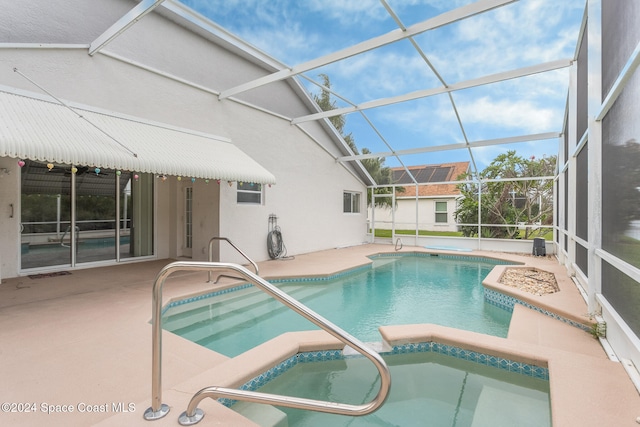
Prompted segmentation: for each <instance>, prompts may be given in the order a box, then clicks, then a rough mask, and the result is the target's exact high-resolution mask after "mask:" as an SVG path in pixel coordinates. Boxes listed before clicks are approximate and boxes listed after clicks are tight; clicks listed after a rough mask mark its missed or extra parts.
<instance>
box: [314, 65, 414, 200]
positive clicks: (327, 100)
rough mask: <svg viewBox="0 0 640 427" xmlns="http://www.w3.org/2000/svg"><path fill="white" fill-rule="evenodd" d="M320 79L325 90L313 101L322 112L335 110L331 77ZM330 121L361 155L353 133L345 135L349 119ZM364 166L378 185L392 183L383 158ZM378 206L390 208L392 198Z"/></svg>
mask: <svg viewBox="0 0 640 427" xmlns="http://www.w3.org/2000/svg"><path fill="white" fill-rule="evenodd" d="M320 77H321V78H322V84H323V85H324V88H322V90H321V91H320V94H319V95H313V99H314V101H316V103H317V104H318V106H319V107H320V109H322V111H329V110H335V109H336V108H337V107H336V101H335V100H333V99H331V93H330V92H329V90H328V89H331V81H330V80H329V76H328V75H326V74H320ZM329 121H330V122H331V124H332V125H333V126H334V127H335V128H336V130H337V131H338V133H339V134H340V136H342V139H344V141H345V142H346V143H347V145H348V146H349V148H351V151H353V153H354V154H356V155H357V154H359V153H358V147H357V146H356V143H355V140H354V139H353V135H352V134H351V133H348V134H346V135H345V133H344V126H345V124H346V123H347V119H346V118H345V116H344V115H342V114H340V115H337V116H331V117H329ZM370 153H371V152H370V151H369V150H368V149H367V148H363V149H362V154H370ZM362 165H363V166H364V168H365V169H366V170H367V172H368V173H369V175H371V177H372V178H373V180H374V181H375V182H376V183H377V184H378V185H387V184H391V183H392V180H393V172H392V171H391V168H389V167H388V166H384V158H383V157H376V158H370V159H363V160H362ZM397 190H398V191H403V189H401V188H397ZM392 191H393V190H392V187H383V188H376V189H375V191H374V192H375V194H389V196H391V194H392ZM372 203H373V201H372V200H371V193H370V192H367V204H368V205H369V206H371V204H372ZM376 206H380V207H384V206H387V207H390V206H391V197H383V198H376Z"/></svg>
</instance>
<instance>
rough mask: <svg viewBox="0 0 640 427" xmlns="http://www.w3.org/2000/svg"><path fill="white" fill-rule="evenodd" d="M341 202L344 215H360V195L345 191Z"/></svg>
mask: <svg viewBox="0 0 640 427" xmlns="http://www.w3.org/2000/svg"><path fill="white" fill-rule="evenodd" d="M342 200H343V205H342V206H343V209H342V211H343V212H344V213H360V193H354V192H351V191H345V192H344V194H343V198H342Z"/></svg>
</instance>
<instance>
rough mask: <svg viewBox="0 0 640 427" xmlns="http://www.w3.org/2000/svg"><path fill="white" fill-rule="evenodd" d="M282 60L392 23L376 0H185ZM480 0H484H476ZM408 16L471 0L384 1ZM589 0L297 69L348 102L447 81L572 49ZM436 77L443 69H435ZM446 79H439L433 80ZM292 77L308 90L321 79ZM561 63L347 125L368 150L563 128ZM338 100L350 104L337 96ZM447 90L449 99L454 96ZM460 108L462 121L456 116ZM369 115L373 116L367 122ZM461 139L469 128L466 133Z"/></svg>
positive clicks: (511, 13)
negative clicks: (323, 81)
mask: <svg viewBox="0 0 640 427" xmlns="http://www.w3.org/2000/svg"><path fill="white" fill-rule="evenodd" d="M182 1H183V3H184V4H186V5H187V6H189V7H191V8H193V9H194V10H196V11H197V12H199V13H201V14H202V15H204V16H206V17H207V18H209V19H211V20H212V21H214V22H215V23H217V24H218V25H220V26H222V27H224V28H225V29H227V30H229V31H230V32H232V33H234V34H236V35H238V36H239V37H241V38H242V39H243V40H245V41H247V42H249V43H250V44H252V45H253V46H255V47H257V48H258V49H260V50H262V51H263V52H265V53H267V54H268V55H270V56H271V57H273V58H275V59H277V60H278V61H280V62H281V63H284V64H286V65H287V66H291V67H292V66H295V65H297V64H301V63H304V62H306V61H309V60H311V59H314V58H318V57H322V56H324V55H327V54H329V53H332V52H336V51H339V50H341V49H344V48H347V47H349V46H352V45H354V44H357V43H360V42H362V41H365V40H368V39H370V38H373V37H377V36H380V35H383V34H386V33H389V32H391V31H394V30H397V29H398V24H397V23H396V21H395V20H394V18H393V17H392V16H391V15H390V13H389V12H388V11H387V9H386V8H385V6H384V4H383V2H382V1H381V0H182ZM483 1H484V0H483ZM386 3H387V4H388V5H389V6H390V8H391V9H392V10H393V12H394V13H395V14H396V16H397V17H398V19H399V20H400V22H401V24H402V25H404V26H405V27H411V26H412V25H414V24H417V23H420V22H422V21H425V20H427V19H431V18H434V17H437V16H439V15H441V14H445V13H447V12H449V11H451V10H453V9H456V8H458V7H463V6H465V5H469V4H471V3H474V2H473V1H472V0H386ZM584 7H585V0H560V1H558V0H520V1H516V2H514V3H511V4H508V5H506V6H502V7H499V8H496V9H493V10H490V11H488V12H484V13H481V14H478V15H475V16H472V17H469V18H466V19H464V20H461V21H458V22H455V23H452V24H448V25H445V26H441V27H438V28H435V29H432V30H429V31H427V32H424V33H421V34H419V35H417V36H415V37H414V38H413V40H414V42H415V44H416V45H418V46H419V48H420V50H421V51H422V52H423V54H424V55H425V56H426V58H427V60H428V62H429V63H430V64H431V66H432V67H433V68H434V69H435V70H436V72H437V74H436V73H435V72H434V71H433V70H432V68H431V67H430V66H429V65H428V63H427V62H426V61H425V60H424V58H423V57H422V56H421V54H420V53H419V50H418V49H416V47H415V46H414V45H413V44H412V43H411V41H409V40H407V39H405V40H401V41H398V42H395V43H392V44H390V45H387V46H384V47H381V48H378V49H375V50H371V51H369V52H365V53H362V54H359V55H356V56H353V57H350V58H347V59H344V60H341V61H338V62H336V63H333V64H329V65H326V66H324V67H321V68H318V69H314V70H311V71H308V72H307V73H305V76H306V77H307V78H309V79H311V80H314V81H316V82H320V81H321V78H320V77H319V76H320V74H327V75H328V76H329V79H330V81H331V88H332V90H334V91H335V92H337V93H339V94H340V95H341V96H342V97H344V98H346V99H347V100H348V101H349V102H351V103H354V104H359V103H362V102H366V101H372V100H376V99H382V98H388V97H392V96H396V95H402V94H407V93H411V92H414V91H417V90H424V89H433V88H441V87H443V81H444V83H445V84H447V85H451V84H455V83H460V82H464V81H466V80H470V79H475V78H479V77H483V76H487V75H491V74H495V73H500V72H505V71H510V70H515V69H518V68H522V67H527V66H532V65H536V64H541V63H545V62H550V61H555V60H561V59H572V58H573V57H574V55H575V50H576V44H577V39H578V36H579V31H580V24H581V21H582V16H583V13H584ZM438 76H439V77H438ZM440 79H442V81H441V80H440ZM300 82H301V83H302V84H303V85H304V86H305V87H307V89H308V90H309V91H310V92H311V93H312V94H317V93H319V91H320V89H319V88H318V87H317V86H315V85H313V84H312V83H309V82H308V81H307V80H305V79H300ZM568 85H569V68H563V69H560V70H555V71H550V72H545V73H540V74H535V75H531V76H527V77H522V78H518V79H513V80H508V81H502V82H498V83H492V84H489V85H485V86H479V87H474V88H469V89H462V90H457V91H453V92H451V96H449V95H448V94H446V93H443V94H439V95H434V96H430V97H426V98H420V99H417V100H413V101H408V102H404V103H398V104H393V105H389V106H384V107H377V108H373V109H368V110H364V111H363V113H359V112H355V113H351V114H347V115H346V116H345V117H346V127H345V130H346V133H351V134H352V136H353V138H354V140H355V142H356V145H357V146H358V148H359V150H362V148H367V149H368V150H370V151H371V152H373V153H378V152H388V151H390V149H389V147H391V148H393V149H394V150H404V149H412V148H417V147H433V146H439V145H448V144H455V143H463V142H465V140H466V141H469V142H471V143H473V142H475V141H484V140H490V139H496V138H506V137H516V136H522V135H531V134H537V133H546V132H557V133H559V132H561V131H562V128H563V122H564V109H565V105H566V99H567V91H568ZM335 99H336V106H337V107H344V106H349V105H350V104H348V103H346V102H343V101H341V100H339V99H337V98H335ZM452 101H453V102H452ZM453 105H455V107H456V109H457V115H458V116H459V120H460V122H461V123H462V126H460V124H459V121H458V118H457V116H456V109H454V108H453ZM371 123H372V124H373V125H374V127H372V126H371ZM465 138H466V139H465ZM507 150H516V151H517V153H518V154H519V155H521V156H523V157H527V158H529V157H531V156H536V157H541V156H544V155H547V156H548V155H556V154H557V151H558V139H557V138H553V139H551V140H544V141H531V142H523V143H517V144H504V145H494V146H489V147H478V148H474V149H473V150H472V151H473V158H472V157H471V156H470V155H469V152H468V150H466V149H463V150H460V149H456V150H446V151H438V152H428V153H422V154H414V155H407V156H401V157H400V159H397V158H396V157H393V156H390V157H386V158H385V165H386V166H391V167H396V166H401V165H405V166H412V165H424V164H438V163H446V162H454V161H472V159H473V161H474V162H475V164H476V166H477V168H478V170H482V169H484V168H485V167H486V166H487V165H488V164H489V163H490V162H491V161H492V160H493V159H494V158H495V157H496V156H497V155H498V154H500V153H504V152H506V151H507Z"/></svg>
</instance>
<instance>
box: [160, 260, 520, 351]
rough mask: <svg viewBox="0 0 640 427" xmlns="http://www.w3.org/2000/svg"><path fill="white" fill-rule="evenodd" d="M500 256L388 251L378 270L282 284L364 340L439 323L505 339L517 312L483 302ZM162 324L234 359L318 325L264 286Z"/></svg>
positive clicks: (199, 304)
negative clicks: (384, 331) (387, 328)
mask: <svg viewBox="0 0 640 427" xmlns="http://www.w3.org/2000/svg"><path fill="white" fill-rule="evenodd" d="M497 263H498V261H493V260H490V259H483V258H477V257H469V258H468V259H466V258H465V257H456V258H455V259H451V258H446V257H442V256H424V255H422V256H419V255H416V256H406V255H405V256H393V257H392V256H384V257H380V258H376V259H375V260H374V263H373V267H372V268H366V269H359V270H357V271H355V272H354V273H352V274H345V275H341V276H340V277H338V278H335V279H332V280H315V281H313V280H300V281H287V282H283V283H279V284H277V285H278V287H279V288H280V289H282V290H283V291H285V292H286V293H288V294H289V295H291V296H292V297H293V298H296V299H297V300H299V301H301V302H302V303H303V304H304V305H306V306H308V307H309V308H311V309H312V310H314V311H316V312H317V313H319V314H320V315H322V316H323V317H325V318H326V319H328V320H329V321H330V322H332V323H334V324H336V325H337V326H339V327H340V328H342V329H344V330H345V331H347V332H348V333H350V334H351V335H353V336H355V337H357V338H359V339H360V340H362V341H365V342H373V341H380V340H381V337H380V334H379V333H378V327H379V326H382V325H403V324H414V323H433V324H438V325H443V326H450V327H454V328H458V329H464V330H469V331H474V332H479V333H484V334H489V335H494V336H499V337H506V336H507V331H508V328H509V322H510V320H511V312H509V311H507V310H504V309H502V308H499V307H496V306H494V305H490V304H487V303H485V301H484V290H483V287H482V280H483V279H484V278H485V277H486V276H487V274H488V273H489V272H490V271H491V269H492V268H493V267H495V265H496V264H497ZM162 323H163V328H164V329H166V330H169V331H172V332H174V333H175V334H177V335H180V336H182V337H184V338H187V339H189V340H191V341H194V342H196V343H198V344H201V345H203V346H205V347H207V348H210V349H212V350H215V351H217V352H219V353H222V354H224V355H227V356H230V357H233V356H237V355H238V354H240V353H242V352H244V351H246V350H249V349H250V348H253V347H255V346H256V345H258V344H261V343H263V342H266V341H268V340H270V339H272V338H275V337H276V336H278V335H280V334H282V333H285V332H289V331H301V330H311V329H318V327H317V326H315V325H313V324H312V323H311V322H309V321H307V320H306V319H304V318H303V317H301V316H300V315H298V314H297V313H295V312H293V311H292V310H290V309H288V308H287V307H285V306H283V305H282V304H281V303H279V302H278V301H276V300H274V299H272V298H271V297H269V296H268V295H266V294H265V293H263V292H262V291H260V290H259V289H256V288H254V287H252V286H251V287H246V288H244V289H240V290H238V291H234V292H229V293H225V294H222V295H215V296H212V297H210V298H203V299H200V300H197V301H193V302H189V303H187V304H182V303H177V304H173V305H171V306H170V307H169V308H168V309H167V310H166V311H165V312H164V314H163V320H162Z"/></svg>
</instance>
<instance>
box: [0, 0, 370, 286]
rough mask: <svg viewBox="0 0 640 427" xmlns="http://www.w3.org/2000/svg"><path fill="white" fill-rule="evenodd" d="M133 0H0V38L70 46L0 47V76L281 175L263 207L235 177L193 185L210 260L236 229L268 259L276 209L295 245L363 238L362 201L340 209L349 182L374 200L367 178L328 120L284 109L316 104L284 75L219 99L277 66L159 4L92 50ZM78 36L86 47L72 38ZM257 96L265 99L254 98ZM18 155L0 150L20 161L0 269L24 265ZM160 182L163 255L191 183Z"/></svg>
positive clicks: (5, 272)
mask: <svg viewBox="0 0 640 427" xmlns="http://www.w3.org/2000/svg"><path fill="white" fill-rule="evenodd" d="M136 4H137V3H136V2H133V1H126V0H110V1H102V2H85V1H82V0H75V1H73V0H65V1H62V0H60V1H45V0H40V1H32V2H29V3H28V5H24V4H21V3H19V2H12V1H7V0H0V6H2V7H3V14H2V15H1V16H0V43H43V44H48V43H57V44H61V45H64V46H56V47H55V48H42V49H34V48H30V47H24V48H23V47H20V46H12V47H11V48H7V47H2V46H0V65H1V66H0V85H1V86H3V87H4V88H5V89H10V90H11V91H28V92H32V93H36V94H38V95H41V96H42V95H44V94H43V92H42V91H41V90H40V89H38V88H37V87H36V86H34V84H33V83H31V82H29V81H28V80H27V79H25V78H23V77H22V76H21V75H20V74H18V73H16V72H14V71H13V70H14V68H17V69H18V70H19V71H20V72H21V73H23V74H24V75H26V76H28V77H29V79H31V80H33V81H34V82H36V83H38V84H39V85H41V86H42V87H43V88H45V89H46V90H47V91H48V92H50V93H51V94H54V95H55V96H56V97H58V98H60V99H62V100H65V101H70V102H74V103H79V104H83V105H86V106H89V107H91V108H96V109H100V110H106V111H110V112H114V113H115V114H117V115H128V116H134V117H138V118H141V119H144V120H150V121H154V122H160V123H166V124H169V125H172V126H177V127H181V128H187V129H192V130H196V131H200V132H205V133H208V134H213V135H217V136H222V137H226V138H229V139H230V140H231V141H232V142H233V143H234V144H235V145H236V146H238V147H239V148H240V149H241V150H243V151H244V152H245V153H247V154H248V155H249V156H250V157H252V158H253V159H254V160H256V161H257V162H258V163H260V164H261V165H262V166H264V167H265V168H266V169H267V170H269V171H270V172H272V173H273V174H274V175H275V177H276V180H277V184H276V185H273V186H271V187H266V186H265V188H264V194H263V203H262V204H260V205H239V204H238V203H237V202H236V183H232V185H231V186H229V185H228V184H227V183H226V182H222V183H220V184H218V183H217V182H215V181H210V182H209V183H205V182H204V181H202V180H197V181H196V182H195V183H193V189H194V220H193V225H194V241H193V250H192V257H193V259H194V260H206V259H207V252H208V251H207V249H208V242H209V239H210V238H211V237H213V236H216V235H220V236H224V237H228V238H229V239H231V240H232V241H233V242H234V243H235V244H236V245H237V246H238V247H240V248H241V249H242V250H243V251H244V252H246V253H247V254H248V255H249V256H250V257H252V258H254V259H255V260H257V261H260V260H265V259H268V253H267V248H266V237H267V231H268V218H269V215H270V214H275V215H277V216H278V225H279V226H280V227H281V229H282V234H283V237H284V243H285V245H286V248H287V251H288V254H290V255H295V254H300V253H305V252H310V251H316V250H322V249H327V248H332V247H339V246H347V245H354V244H360V243H362V242H363V241H364V240H365V238H366V210H365V206H364V205H363V206H362V208H361V211H360V212H361V213H360V214H348V215H345V214H343V212H342V192H343V191H344V190H352V191H358V192H361V193H362V194H363V197H362V200H366V187H365V185H364V184H363V183H362V182H361V181H360V180H359V179H357V178H356V177H355V175H354V174H353V173H352V171H350V170H349V169H348V166H343V165H342V164H340V163H337V162H336V161H335V157H336V156H337V155H338V154H339V149H338V148H337V147H336V145H335V144H336V139H335V135H331V132H328V131H327V129H328V128H326V127H324V126H321V125H320V124H318V123H307V124H305V125H304V126H300V127H297V126H293V125H291V124H290V120H289V119H288V118H287V117H288V116H287V115H294V114H302V113H306V114H308V113H309V112H315V111H313V110H309V102H308V99H304V97H303V98H301V96H300V94H299V93H297V92H296V91H295V90H294V89H295V88H292V87H291V86H290V85H289V84H288V83H285V82H281V83H275V84H272V85H269V86H267V87H264V88H261V89H259V90H256V91H250V92H247V93H246V94H243V95H241V96H239V97H238V99H237V100H234V99H226V100H223V101H219V100H218V98H217V96H216V93H217V92H219V91H221V90H223V89H226V88H228V87H231V86H233V85H234V84H238V83H241V82H244V81H246V80H247V79H251V78H255V77H259V76H262V75H265V74H268V73H269V72H271V70H265V69H264V68H262V67H260V66H258V65H256V64H255V63H253V62H251V61H248V60H246V59H244V58H243V57H241V56H239V55H238V54H237V53H235V52H230V51H228V50H225V49H224V48H222V47H221V46H219V45H216V44H214V43H212V42H211V41H210V40H207V39H205V38H204V37H202V36H201V35H199V34H196V33H195V32H193V31H190V30H188V29H187V28H185V27H184V26H182V25H176V24H175V23H174V22H172V20H169V19H167V18H166V17H165V16H163V15H164V14H166V12H162V13H161V12H158V13H156V12H155V11H154V12H152V13H150V14H148V15H146V16H144V17H143V18H142V19H141V20H140V21H139V22H138V23H136V24H135V25H134V26H133V27H131V28H130V29H129V30H127V31H125V32H124V33H123V34H122V35H121V36H120V37H119V38H117V39H116V40H115V41H113V42H111V43H110V44H109V45H107V46H106V47H105V48H104V51H102V52H99V53H97V54H95V55H94V56H90V55H88V49H87V45H88V44H89V43H91V42H92V41H93V40H95V39H96V38H97V37H98V36H99V35H100V34H101V33H102V32H103V31H105V30H106V29H107V28H109V27H110V26H111V25H112V24H113V23H114V22H115V21H116V20H117V19H119V18H120V17H121V16H122V15H124V14H125V13H126V12H127V11H128V10H130V9H131V8H133V7H134V6H135V5H136ZM156 10H158V9H156ZM54 17H55V18H56V19H53V18H54ZM58 18H59V19H58ZM78 43H80V44H83V45H85V46H84V47H83V46H80V47H78V46H68V44H78ZM258 103H260V105H259V107H260V108H255V107H254V106H252V105H251V104H258ZM267 110H270V111H273V112H274V113H273V114H272V113H270V112H267ZM303 130H304V131H303ZM179 149H180V147H176V150H179ZM17 160H18V159H7V158H0V168H1V167H5V166H4V165H7V166H6V167H7V168H9V169H11V170H12V173H11V174H9V175H6V176H4V177H3V178H2V180H3V181H2V186H1V187H2V188H0V206H5V207H6V206H9V205H10V204H13V205H14V209H15V210H14V212H15V216H14V218H9V220H3V221H2V222H0V230H2V231H3V233H1V235H0V242H1V244H0V248H1V249H0V267H1V269H2V271H1V272H0V274H1V276H0V277H14V276H16V275H18V274H20V271H19V242H20V232H19V221H20V219H19V212H20V209H19V200H20V185H19V169H18V168H17V165H16V162H17ZM155 182H156V183H155V210H154V212H155V213H154V214H155V221H156V228H155V233H156V235H155V238H154V240H155V244H156V252H155V254H156V255H155V256H156V257H157V258H167V257H179V256H181V254H182V253H183V251H182V245H183V224H182V222H181V221H182V219H181V218H182V217H181V216H182V214H183V213H182V209H181V205H180V201H181V200H182V197H183V196H182V191H183V190H182V188H183V187H184V185H182V184H184V183H182V184H179V183H178V182H177V180H176V177H169V179H167V181H161V180H159V179H157V180H155ZM5 209H7V208H5ZM7 215H8V214H7V213H6V212H5V213H4V216H7ZM215 251H217V248H216V249H215ZM216 255H217V256H219V259H220V260H222V261H229V262H244V260H243V259H242V258H241V257H238V256H237V255H236V254H235V253H234V251H232V250H231V249H230V248H229V247H227V246H226V245H221V247H220V251H219V252H217V253H216Z"/></svg>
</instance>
